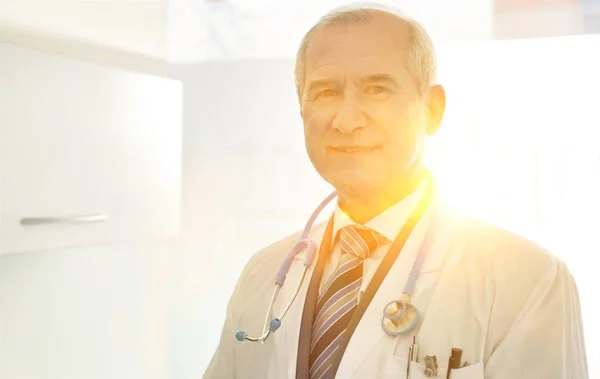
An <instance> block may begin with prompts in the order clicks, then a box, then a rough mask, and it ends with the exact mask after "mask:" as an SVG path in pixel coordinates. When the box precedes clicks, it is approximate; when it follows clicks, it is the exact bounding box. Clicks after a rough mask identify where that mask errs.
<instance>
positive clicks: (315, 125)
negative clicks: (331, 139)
mask: <svg viewBox="0 0 600 379" xmlns="http://www.w3.org/2000/svg"><path fill="white" fill-rule="evenodd" d="M302 119H303V122H304V133H305V135H306V139H307V141H310V140H311V139H315V138H320V137H322V136H323V134H325V133H326V132H327V130H328V129H329V127H330V125H331V116H330V115H329V114H328V112H323V111H317V110H314V109H307V110H305V111H304V112H303V113H302Z"/></svg>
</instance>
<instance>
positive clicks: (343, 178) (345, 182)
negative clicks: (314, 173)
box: [326, 172, 379, 196]
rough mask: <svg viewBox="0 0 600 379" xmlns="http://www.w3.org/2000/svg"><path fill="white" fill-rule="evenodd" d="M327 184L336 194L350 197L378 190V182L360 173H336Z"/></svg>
mask: <svg viewBox="0 0 600 379" xmlns="http://www.w3.org/2000/svg"><path fill="white" fill-rule="evenodd" d="M326 180H327V179H326ZM327 182H329V183H330V184H331V185H332V186H333V187H335V189H336V190H337V191H338V192H341V193H344V194H347V195H351V196H362V195H367V194H370V193H373V192H374V191H376V189H377V188H379V181H378V180H376V178H373V177H372V175H371V176H370V177H369V175H368V174H366V173H360V172H336V173H335V175H331V177H330V178H329V180H327Z"/></svg>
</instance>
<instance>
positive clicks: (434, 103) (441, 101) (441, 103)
mask: <svg viewBox="0 0 600 379" xmlns="http://www.w3.org/2000/svg"><path fill="white" fill-rule="evenodd" d="M427 111H428V116H429V117H428V119H427V135H429V136H432V135H434V134H435V133H436V132H437V131H438V129H439V127H440V125H441V123H442V118H443V117H444V112H445V111H446V90H445V89H444V87H442V86H441V85H439V84H436V85H434V86H433V87H431V89H430V90H429V94H428V95H427Z"/></svg>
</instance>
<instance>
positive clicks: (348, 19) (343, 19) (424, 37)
mask: <svg viewBox="0 0 600 379" xmlns="http://www.w3.org/2000/svg"><path fill="white" fill-rule="evenodd" d="M382 12H383V13H385V14H388V15H391V16H393V17H396V18H397V19H398V20H399V21H402V22H404V23H405V24H406V25H407V26H408V30H409V45H408V48H407V52H408V59H407V66H408V70H409V71H410V73H411V74H412V75H413V77H414V79H415V81H416V83H417V85H418V87H419V91H420V93H421V94H424V93H425V92H427V90H428V89H429V88H430V87H431V86H433V85H434V84H435V80H436V75H437V72H436V71H437V60H436V56H435V50H434V47H433V42H432V40H431V38H430V37H429V34H428V33H427V31H426V30H425V28H424V27H423V26H421V25H420V24H419V23H418V22H416V21H414V20H412V19H410V18H408V17H407V16H405V15H404V14H403V13H401V12H400V11H398V10H395V9H392V8H388V7H384V6H382V5H380V4H368V5H350V6H344V7H340V8H336V9H334V10H333V11H331V12H329V13H327V14H326V15H325V16H323V17H322V18H321V19H319V21H318V22H317V23H316V24H315V25H314V26H313V27H312V28H311V29H310V30H309V31H308V32H307V33H306V34H305V35H304V38H303V39H302V42H301V43H300V48H299V49H298V53H297V55H296V68H295V82H296V91H297V94H298V98H299V99H300V100H301V99H302V92H303V90H304V80H305V64H306V50H307V49H308V45H309V43H310V41H311V40H312V37H313V36H314V34H315V33H316V32H317V31H318V30H319V29H321V28H322V27H325V26H332V25H340V24H351V23H360V22H365V21H368V20H369V19H370V17H371V16H373V14H374V13H382Z"/></svg>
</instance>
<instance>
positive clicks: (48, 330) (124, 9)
mask: <svg viewBox="0 0 600 379" xmlns="http://www.w3.org/2000/svg"><path fill="white" fill-rule="evenodd" d="M346 3H347V2H343V1H337V0H336V1H334V0H319V1H316V0H305V1H303V2H281V1H275V0H252V1H250V0H170V1H152V0H89V1H76V0H37V1H36V0H0V378H1V379H25V378H27V379H29V378H31V379H34V378H36V379H37V378H40V379H41V378H44V379H50V378H52V379H54V378H57V379H58V378H61V379H65V378H86V379H87V378H90V379H91V378H94V379H96V378H98V379H99V378H123V379H130V378H144V379H146V378H148V379H150V378H156V379H158V378H174V379H175V378H176V379H191V378H199V377H201V376H202V373H203V372H204V370H205V368H206V366H207V364H208V362H209V360H210V358H211V356H212V353H213V351H214V348H215V347H216V344H217V341H218V338H219V334H220V329H221V326H222V322H223V319H224V315H225V306H226V303H227V301H228V299H229V296H230V294H231V291H232V289H233V286H234V285H235V282H236V280H237V277H238V275H239V274H240V272H241V270H242V268H243V266H244V264H245V263H246V261H247V259H248V258H249V257H250V255H251V254H253V253H254V252H255V251H256V250H257V249H259V248H261V247H263V246H265V245H267V244H270V243H272V242H273V241H275V240H277V239H279V238H281V237H282V236H284V235H287V234H289V233H292V232H294V231H296V230H298V229H300V228H301V227H302V226H303V224H304V222H305V221H306V218H307V217H308V216H309V214H310V213H311V212H312V210H313V208H314V207H315V206H316V205H317V204H318V203H319V202H320V201H321V200H322V198H323V197H324V196H326V195H327V194H328V193H329V192H330V190H331V189H330V188H329V186H328V185H327V184H326V183H324V182H323V181H322V180H321V179H320V177H319V176H318V175H317V174H316V173H315V172H314V170H313V168H312V166H311V165H310V162H309V160H308V158H307V156H306V153H305V151H304V141H303V135H302V125H301V120H300V116H299V110H298V105H297V101H296V97H295V89H294V85H293V66H294V55H295V53H296V49H297V47H298V45H299V43H300V40H301V38H302V36H303V33H304V32H305V31H306V30H308V28H309V27H310V26H312V24H313V23H314V22H315V21H316V20H317V19H318V18H319V17H320V16H321V15H322V14H324V13H325V12H327V11H328V10H330V9H331V8H333V7H336V6H338V5H342V4H346ZM380 3H381V4H386V5H393V6H395V7H398V8H400V9H402V10H404V11H405V12H406V13H407V14H408V15H409V16H411V17H413V18H415V19H416V20H418V21H420V22H421V23H422V24H424V25H425V27H426V28H427V29H428V31H429V32H430V33H431V35H432V37H433V39H434V42H435V44H436V47H437V52H438V60H439V67H440V72H439V81H440V82H441V83H442V84H444V85H445V87H446V89H447V94H448V108H447V113H446V116H445V118H444V121H443V125H442V129H441V130H440V133H439V134H438V135H437V136H436V137H435V138H433V139H431V140H430V141H429V144H430V146H429V156H428V160H429V165H430V167H431V168H432V170H433V171H434V172H435V174H436V175H437V176H438V178H439V181H440V183H441V185H442V186H443V187H445V189H446V190H447V191H448V193H449V194H450V196H451V198H452V200H453V201H455V202H456V204H458V205H460V206H461V207H463V208H464V209H466V210H467V211H469V212H471V213H473V214H475V215H477V216H480V217H482V218H484V219H486V220H489V221H491V222H494V223H496V224H498V225H500V226H502V227H505V228H507V229H509V230H513V231H515V232H518V233H521V234H523V235H525V236H526V237H528V238H529V239H531V240H534V241H536V242H538V243H540V244H542V245H543V246H545V247H546V248H548V249H549V250H550V251H552V252H553V253H554V254H555V255H557V256H558V257H559V258H561V259H562V260H563V261H565V262H566V264H567V265H568V267H569V268H570V270H571V272H572V273H573V275H574V276H575V278H576V281H577V284H578V287H579V291H580V297H581V301H582V311H583V318H584V327H585V337H586V346H587V352H588V361H589V368H590V378H596V377H600V359H598V358H600V342H599V341H600V328H599V327H598V326H596V325H595V320H597V319H598V318H600V310H599V309H598V307H596V306H594V298H593V296H594V295H593V293H594V292H595V290H594V288H595V286H597V285H600V279H598V275H597V268H596V267H597V265H596V264H595V263H596V262H598V259H599V257H600V239H599V238H598V235H599V234H600V219H599V217H598V215H599V214H600V121H599V120H600V117H599V114H598V113H599V110H598V109H599V108H600V101H599V99H600V92H599V91H600V90H599V88H600V71H599V69H598V68H599V67H600V0H454V1H442V0H406V1H402V0H396V1H381V2H380Z"/></svg>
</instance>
